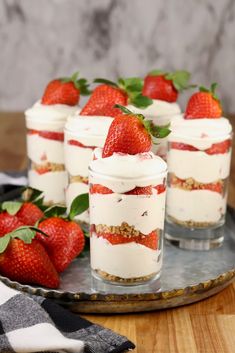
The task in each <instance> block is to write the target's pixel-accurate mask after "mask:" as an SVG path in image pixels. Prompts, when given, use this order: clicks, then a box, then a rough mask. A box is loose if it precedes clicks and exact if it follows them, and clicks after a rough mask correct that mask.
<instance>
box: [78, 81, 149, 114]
mask: <svg viewBox="0 0 235 353" xmlns="http://www.w3.org/2000/svg"><path fill="white" fill-rule="evenodd" d="M94 82H96V83H101V85H99V86H98V87H96V88H95V89H94V91H93V93H92V95H91V97H90V99H89V100H88V102H87V104H86V105H85V106H84V108H83V109H82V111H81V113H80V115H101V116H111V117H115V116H117V115H118V114H120V110H119V109H118V108H115V107H114V105H115V104H120V105H123V106H125V105H127V104H128V103H131V104H133V105H134V106H136V107H139V108H145V107H147V106H148V105H150V104H152V101H151V99H149V98H147V97H144V96H143V95H142V94H141V90H142V86H143V83H142V80H141V79H140V78H135V77H133V78H127V79H123V78H120V79H118V82H117V83H116V82H112V81H109V80H105V79H95V80H94Z"/></svg>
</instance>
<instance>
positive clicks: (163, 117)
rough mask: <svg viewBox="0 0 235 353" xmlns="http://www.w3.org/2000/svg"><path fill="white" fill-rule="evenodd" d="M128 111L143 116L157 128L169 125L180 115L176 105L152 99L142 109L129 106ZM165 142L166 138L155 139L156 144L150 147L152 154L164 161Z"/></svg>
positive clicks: (165, 156) (165, 152) (165, 154)
mask: <svg viewBox="0 0 235 353" xmlns="http://www.w3.org/2000/svg"><path fill="white" fill-rule="evenodd" d="M128 109H130V110H131V111H132V112H133V113H135V114H143V115H144V116H145V118H146V119H149V120H152V121H153V123H154V124H155V125H157V126H164V125H168V124H171V123H172V122H173V121H174V119H175V118H176V117H179V116H180V114H181V110H180V107H179V104H178V103H169V102H165V101H162V100H159V99H153V103H152V104H151V105H149V106H148V107H147V108H144V109H139V108H136V107H134V106H132V105H129V106H128ZM167 141H168V137H164V138H161V139H155V142H156V143H155V144H153V145H152V152H153V153H154V154H156V155H157V156H159V157H161V158H163V159H164V160H166V158H167Z"/></svg>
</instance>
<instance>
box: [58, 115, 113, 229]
mask: <svg viewBox="0 0 235 353" xmlns="http://www.w3.org/2000/svg"><path fill="white" fill-rule="evenodd" d="M112 121H113V119H112V118H110V117H103V116H102V117H95V116H85V117H83V116H79V115H77V116H74V117H71V118H70V119H69V120H68V122H67V124H66V125H65V144H64V154H65V167H66V171H67V172H68V182H67V185H66V188H65V199H66V206H67V208H68V209H69V208H70V206H71V203H72V201H73V200H74V199H75V197H77V196H78V195H81V194H84V193H88V191H89V188H88V166H89V163H90V161H91V160H92V155H93V151H94V149H95V148H96V147H103V145H104V142H105V139H106V136H107V133H108V129H109V126H110V124H111V122H112ZM76 220H79V221H80V222H83V223H85V224H88V223H89V210H87V211H85V212H83V213H81V214H80V215H78V216H77V217H76Z"/></svg>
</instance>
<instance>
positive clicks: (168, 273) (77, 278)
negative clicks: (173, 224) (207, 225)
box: [0, 207, 235, 313]
mask: <svg viewBox="0 0 235 353" xmlns="http://www.w3.org/2000/svg"><path fill="white" fill-rule="evenodd" d="M224 231H225V241H224V244H223V246H222V247H220V248H218V249H215V250H210V251H208V252H205V251H186V250H181V249H178V248H176V247H174V246H173V245H170V244H165V249H164V261H163V263H164V265H163V271H162V276H161V280H160V281H157V282H153V283H151V284H149V285H141V286H133V287H127V286H114V285H108V284H102V283H101V282H100V281H97V280H94V279H93V278H92V277H91V275H90V265H89V253H88V252H87V253H85V254H84V255H83V256H82V257H79V258H78V259H76V260H74V261H73V263H72V264H71V265H70V267H69V268H68V269H67V270H66V271H65V272H64V273H63V274H62V275H61V286H60V288H59V289H58V290H48V289H46V288H42V287H37V286H29V285H23V284H20V283H17V282H12V281H10V280H9V279H7V278H5V277H0V280H2V282H4V283H6V284H7V285H8V286H10V287H12V288H15V289H18V290H20V291H24V292H27V293H29V294H34V295H41V296H43V297H48V298H53V299H54V300H56V301H57V302H59V303H61V304H63V305H65V306H68V307H70V309H71V310H72V311H75V312H81V313H124V312H140V311H152V310H158V309H164V308H171V307H176V306H181V305H185V304H190V303H194V302H197V301H199V300H202V299H205V298H207V297H209V296H211V295H214V294H216V293H218V292H219V291H221V290H222V289H224V288H225V287H226V286H228V285H229V284H230V283H231V282H232V281H233V279H234V278H235V211H234V210H233V209H232V208H230V207H228V214H227V220H226V224H225V227H224Z"/></svg>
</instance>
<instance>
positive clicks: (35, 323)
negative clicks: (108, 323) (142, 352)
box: [0, 282, 135, 353]
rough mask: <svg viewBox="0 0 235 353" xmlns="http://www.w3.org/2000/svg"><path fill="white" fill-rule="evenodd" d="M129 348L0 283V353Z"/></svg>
mask: <svg viewBox="0 0 235 353" xmlns="http://www.w3.org/2000/svg"><path fill="white" fill-rule="evenodd" d="M133 348H135V346H134V344H133V343H132V342H130V341H129V340H128V339H127V338H126V337H124V336H121V335H118V334H116V333H114V332H113V331H111V330H109V329H106V328H104V327H102V326H99V325H96V324H92V323H91V322H89V321H87V320H85V319H83V318H81V317H80V316H78V315H76V314H74V313H71V312H70V311H68V310H66V309H64V308H63V307H61V306H59V305H57V304H56V303H54V302H53V301H51V300H49V299H45V298H42V297H39V296H27V295H25V294H23V293H20V292H18V291H16V290H14V289H11V288H8V287H7V286H6V285H4V284H3V283H1V282H0V352H1V353H12V352H19V353H29V352H37V353H38V352H50V353H67V352H69V353H70V352H71V353H119V352H125V351H128V350H131V349H133Z"/></svg>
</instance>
